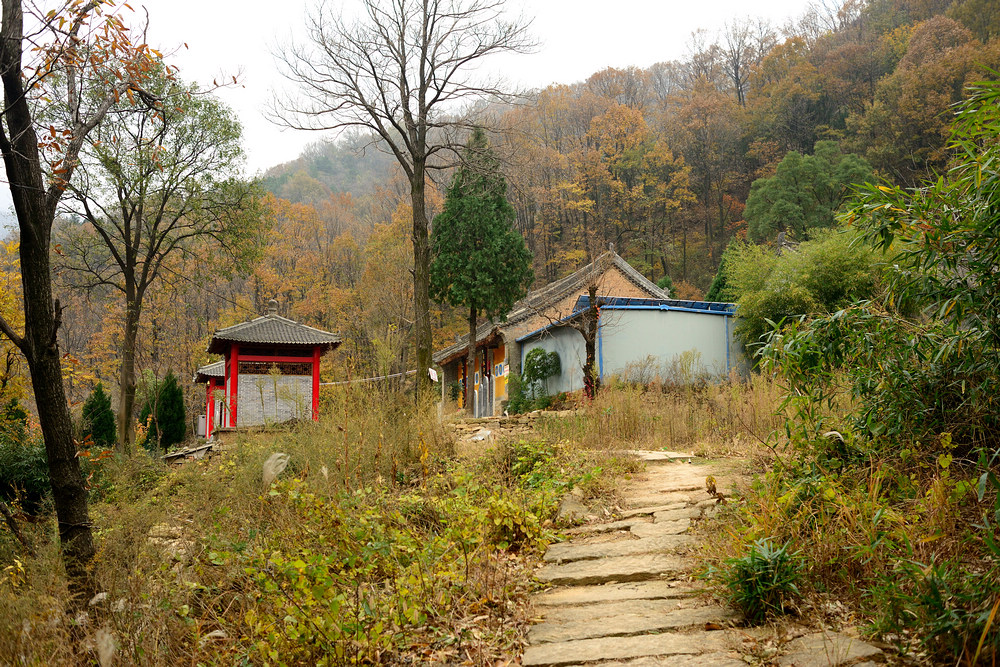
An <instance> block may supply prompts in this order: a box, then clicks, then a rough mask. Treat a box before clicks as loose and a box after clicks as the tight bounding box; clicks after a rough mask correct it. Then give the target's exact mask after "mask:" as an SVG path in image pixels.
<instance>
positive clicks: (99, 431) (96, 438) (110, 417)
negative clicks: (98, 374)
mask: <svg viewBox="0 0 1000 667" xmlns="http://www.w3.org/2000/svg"><path fill="white" fill-rule="evenodd" d="M82 431H83V435H84V437H85V438H86V437H88V436H89V437H90V441H91V442H92V443H93V444H95V445H100V446H102V447H113V446H114V444H115V437H116V429H115V413H114V412H112V410H111V397H110V396H108V394H107V392H106V391H104V383H103V382H98V383H97V386H96V387H94V391H92V392H90V396H88V397H87V400H86V401H84V403H83V413H82Z"/></svg>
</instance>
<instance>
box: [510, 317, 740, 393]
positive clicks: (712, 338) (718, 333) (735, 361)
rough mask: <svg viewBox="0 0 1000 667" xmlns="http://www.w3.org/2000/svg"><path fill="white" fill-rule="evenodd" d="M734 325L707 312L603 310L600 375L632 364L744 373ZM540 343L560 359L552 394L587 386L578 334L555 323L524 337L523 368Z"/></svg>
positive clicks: (720, 373) (658, 370)
mask: <svg viewBox="0 0 1000 667" xmlns="http://www.w3.org/2000/svg"><path fill="white" fill-rule="evenodd" d="M727 322H728V330H727ZM734 324H735V320H734V318H732V317H726V316H723V315H715V314H708V313H691V312H685V311H676V310H638V309H637V310H631V309H630V310H618V309H612V308H604V309H602V310H601V332H600V336H599V338H598V347H597V355H598V364H599V366H600V371H601V375H602V377H609V376H611V375H620V374H622V373H624V372H626V371H627V370H628V369H629V367H630V366H632V367H640V366H645V367H647V368H648V367H651V370H652V374H654V375H655V374H657V373H659V374H661V377H662V374H663V373H664V372H668V373H669V372H671V371H674V370H679V367H681V366H685V365H686V367H685V368H684V369H683V370H685V371H687V372H690V373H693V374H707V375H711V376H713V377H716V378H721V377H724V376H726V375H728V374H729V372H730V371H731V370H735V371H737V372H740V373H745V372H746V370H747V365H746V361H745V359H744V358H743V352H742V348H741V347H740V345H739V343H738V342H736V341H735V339H734V338H733V326H734ZM536 347H540V348H542V349H544V350H545V351H546V352H553V351H554V352H558V353H559V359H560V362H561V363H562V375H561V376H560V377H558V378H551V379H550V380H549V383H548V388H549V393H550V394H555V393H558V392H560V391H576V390H578V389H582V388H583V370H582V369H583V362H584V359H585V358H586V347H585V345H584V340H583V335H582V334H580V332H578V331H577V330H575V329H573V328H572V327H553V328H552V329H549V330H547V331H545V332H542V333H541V334H539V335H538V336H536V337H535V338H531V339H528V340H523V341H521V355H520V356H521V366H522V368H523V367H524V358H525V357H526V356H527V354H528V352H529V351H531V350H532V349H534V348H536ZM727 352H728V357H727ZM692 366H693V367H692ZM650 379H652V378H650ZM662 379H667V378H665V377H662Z"/></svg>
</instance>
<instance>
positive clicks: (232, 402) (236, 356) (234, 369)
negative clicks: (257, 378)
mask: <svg viewBox="0 0 1000 667" xmlns="http://www.w3.org/2000/svg"><path fill="white" fill-rule="evenodd" d="M229 365H230V369H229V426H230V428H236V406H237V403H238V401H237V397H238V396H239V388H240V344H239V343H233V344H232V346H231V347H230V348H229Z"/></svg>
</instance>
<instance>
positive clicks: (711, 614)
mask: <svg viewBox="0 0 1000 667" xmlns="http://www.w3.org/2000/svg"><path fill="white" fill-rule="evenodd" d="M538 612H539V615H540V616H541V618H542V620H543V621H544V622H545V623H547V624H551V623H569V622H580V621H593V620H597V619H600V618H609V617H612V616H623V615H634V614H639V615H641V616H650V617H652V616H665V615H668V614H673V615H674V619H673V622H672V623H671V624H670V626H669V627H671V628H679V627H688V626H692V625H698V624H700V623H720V624H721V623H729V622H731V621H734V620H737V619H738V618H739V615H738V614H736V613H735V612H733V611H731V610H729V609H728V608H726V607H720V606H719V605H717V604H715V603H713V602H706V601H705V600H703V599H699V598H692V597H679V598H661V599H658V600H612V601H609V602H596V603H594V604H585V605H575V606H574V605H562V606H559V607H542V608H540V609H538ZM685 614H687V615H688V617H689V618H690V619H693V620H690V622H684V620H685V619H684V618H683V616H684V615H685ZM633 634H635V633H633ZM594 636H595V637H601V636H604V635H603V634H598V635H594Z"/></svg>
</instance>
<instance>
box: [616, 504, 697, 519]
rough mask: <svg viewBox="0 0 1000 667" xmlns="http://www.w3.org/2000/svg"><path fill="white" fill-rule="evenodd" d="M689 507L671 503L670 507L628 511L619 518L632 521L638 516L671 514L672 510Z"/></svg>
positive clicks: (642, 508) (659, 506)
mask: <svg viewBox="0 0 1000 667" xmlns="http://www.w3.org/2000/svg"><path fill="white" fill-rule="evenodd" d="M685 507H687V503H671V504H670V505H653V506H651V507H639V508H636V509H633V510H626V511H624V512H622V513H621V514H620V515H619V516H621V518H622V519H631V518H632V517H637V516H652V515H653V514H656V513H657V512H669V511H670V510H679V509H684V508H685Z"/></svg>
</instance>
